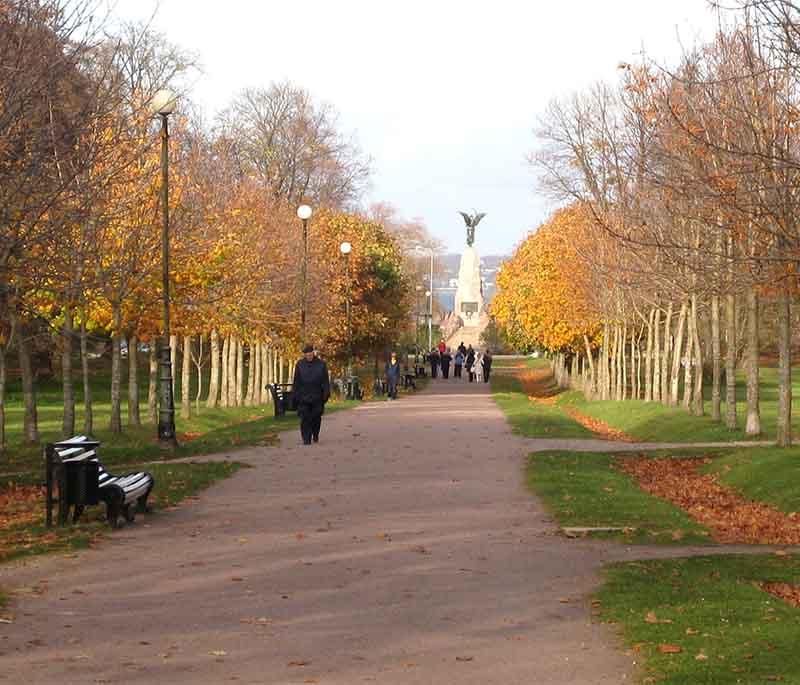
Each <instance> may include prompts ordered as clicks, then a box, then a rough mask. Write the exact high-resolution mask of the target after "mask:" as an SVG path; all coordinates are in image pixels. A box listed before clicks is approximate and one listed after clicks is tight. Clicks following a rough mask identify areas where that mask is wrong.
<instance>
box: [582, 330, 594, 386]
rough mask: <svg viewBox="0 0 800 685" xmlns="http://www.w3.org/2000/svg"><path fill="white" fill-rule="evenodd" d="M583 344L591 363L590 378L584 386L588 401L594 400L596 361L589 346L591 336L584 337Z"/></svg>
mask: <svg viewBox="0 0 800 685" xmlns="http://www.w3.org/2000/svg"><path fill="white" fill-rule="evenodd" d="M583 344H584V345H585V346H586V359H587V361H588V362H589V377H588V378H587V379H586V382H585V383H584V384H583V387H584V391H583V394H584V395H585V396H586V398H587V399H589V400H593V399H594V393H595V390H594V387H595V382H594V381H595V375H594V359H593V358H592V346H591V345H590V344H589V336H586V335H584V336H583Z"/></svg>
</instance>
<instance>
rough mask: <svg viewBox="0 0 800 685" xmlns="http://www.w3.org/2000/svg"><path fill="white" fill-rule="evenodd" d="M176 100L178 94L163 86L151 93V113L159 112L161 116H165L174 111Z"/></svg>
mask: <svg viewBox="0 0 800 685" xmlns="http://www.w3.org/2000/svg"><path fill="white" fill-rule="evenodd" d="M177 102H178V96H177V95H175V93H173V92H172V91H171V90H167V89H166V88H165V89H162V90H159V91H157V92H156V94H155V95H153V99H152V100H151V101H150V110H151V111H152V112H153V114H160V115H161V116H162V117H166V116H169V115H170V114H172V113H173V112H174V111H175V105H176V104H177Z"/></svg>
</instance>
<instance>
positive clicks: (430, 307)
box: [425, 290, 433, 352]
mask: <svg viewBox="0 0 800 685" xmlns="http://www.w3.org/2000/svg"><path fill="white" fill-rule="evenodd" d="M425 297H427V298H428V352H430V351H431V350H432V349H433V292H432V291H430V290H426V291H425Z"/></svg>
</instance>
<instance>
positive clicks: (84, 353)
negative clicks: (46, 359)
mask: <svg viewBox="0 0 800 685" xmlns="http://www.w3.org/2000/svg"><path fill="white" fill-rule="evenodd" d="M81 375H82V376H83V434H84V435H86V436H88V437H91V435H92V433H93V432H94V407H93V406H92V384H91V379H90V377H89V332H88V331H87V329H86V305H85V304H81Z"/></svg>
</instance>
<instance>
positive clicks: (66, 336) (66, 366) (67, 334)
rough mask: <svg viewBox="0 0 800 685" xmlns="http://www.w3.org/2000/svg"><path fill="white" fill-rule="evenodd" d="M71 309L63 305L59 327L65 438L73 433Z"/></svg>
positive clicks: (73, 389) (62, 421) (62, 420)
mask: <svg viewBox="0 0 800 685" xmlns="http://www.w3.org/2000/svg"><path fill="white" fill-rule="evenodd" d="M73 333H74V330H73V322H72V309H71V308H70V307H69V306H67V307H64V324H63V326H62V327H61V337H62V340H61V342H62V348H61V388H62V390H61V392H62V395H63V416H62V419H61V434H62V435H63V436H64V437H65V438H69V437H72V436H73V435H75V385H74V383H73V382H72V336H73Z"/></svg>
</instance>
